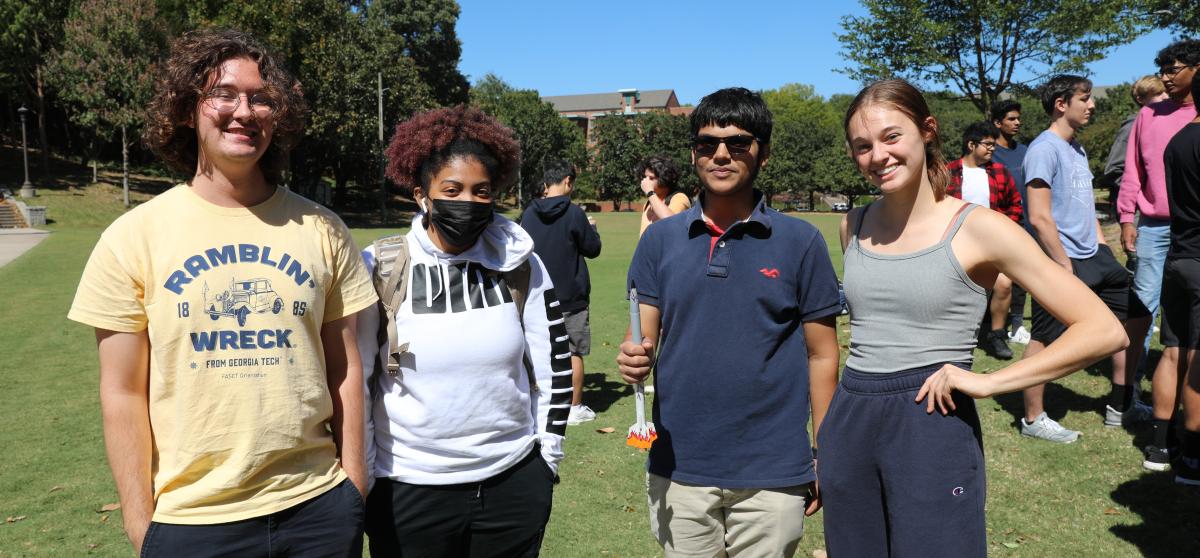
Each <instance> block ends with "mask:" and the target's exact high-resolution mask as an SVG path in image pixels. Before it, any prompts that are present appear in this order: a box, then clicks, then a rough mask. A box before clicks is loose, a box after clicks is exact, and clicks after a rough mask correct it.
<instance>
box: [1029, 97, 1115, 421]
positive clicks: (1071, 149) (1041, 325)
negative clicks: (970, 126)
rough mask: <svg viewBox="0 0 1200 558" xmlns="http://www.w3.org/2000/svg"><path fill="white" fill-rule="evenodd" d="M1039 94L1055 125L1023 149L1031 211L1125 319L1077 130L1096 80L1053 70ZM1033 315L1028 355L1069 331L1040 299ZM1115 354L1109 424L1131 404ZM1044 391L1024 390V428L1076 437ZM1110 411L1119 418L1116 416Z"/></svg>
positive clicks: (1054, 247) (1087, 115)
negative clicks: (1050, 410) (1049, 411)
mask: <svg viewBox="0 0 1200 558" xmlns="http://www.w3.org/2000/svg"><path fill="white" fill-rule="evenodd" d="M1041 97H1042V108H1044V109H1045V110H1046V114H1048V115H1049V116H1050V128H1049V129H1047V130H1046V131H1045V132H1042V133H1041V135H1039V136H1038V137H1037V138H1036V139H1034V140H1033V143H1031V144H1030V145H1029V152H1028V153H1026V154H1025V164H1024V171H1025V183H1026V191H1027V192H1028V198H1027V200H1026V204H1025V214H1026V215H1027V216H1028V217H1029V223H1030V225H1031V226H1032V227H1033V231H1034V237H1035V238H1036V239H1037V241H1038V243H1039V244H1041V246H1042V250H1044V251H1045V252H1046V255H1048V256H1050V259H1052V260H1054V261H1055V262H1057V263H1058V264H1059V265H1061V266H1063V267H1064V268H1066V269H1067V270H1069V271H1071V272H1072V273H1073V274H1074V275H1075V276H1076V277H1078V278H1079V279H1080V280H1081V281H1083V282H1084V284H1086V285H1087V286H1088V287H1089V288H1090V289H1091V290H1092V291H1093V292H1095V293H1096V294H1097V295H1098V296H1099V297H1100V299H1101V300H1103V301H1104V303H1105V305H1107V306H1108V308H1109V310H1111V311H1112V312H1113V314H1114V315H1115V316H1116V317H1117V319H1119V320H1121V321H1122V322H1124V321H1125V319H1126V318H1127V313H1128V312H1129V310H1130V308H1129V306H1130V305H1129V297H1130V294H1131V293H1130V290H1129V274H1128V273H1126V271H1125V268H1124V267H1122V266H1121V264H1119V263H1117V260H1116V258H1115V257H1113V252H1112V249H1111V248H1109V247H1108V244H1107V243H1106V242H1105V240H1104V234H1103V231H1101V230H1100V222H1099V221H1098V220H1097V219H1096V201H1095V197H1094V195H1093V192H1092V171H1091V170H1090V169H1089V168H1088V160H1087V154H1086V153H1084V150H1083V147H1082V146H1080V145H1079V143H1078V142H1076V141H1075V134H1076V132H1078V131H1079V129H1080V128H1082V127H1083V126H1084V125H1086V124H1087V123H1088V120H1090V119H1091V117H1092V113H1093V112H1094V111H1095V108H1096V102H1095V101H1094V100H1093V99H1092V82H1091V81H1089V80H1088V79H1086V78H1083V77H1079V76H1071V75H1060V76H1055V77H1053V78H1051V79H1050V81H1049V82H1047V83H1046V84H1045V85H1044V86H1042V89H1041ZM1032 314H1033V331H1032V333H1031V335H1030V336H1031V339H1030V341H1029V346H1028V347H1027V348H1026V349H1025V354H1024V356H1023V357H1022V358H1031V357H1033V356H1034V355H1036V354H1038V353H1040V352H1041V351H1042V350H1043V349H1045V348H1046V345H1049V344H1050V343H1052V342H1054V340H1055V339H1057V338H1058V337H1059V336H1060V335H1062V334H1063V332H1064V331H1065V330H1066V326H1065V325H1064V324H1062V323H1060V322H1059V321H1058V320H1057V319H1055V317H1054V316H1052V315H1050V313H1049V312H1047V311H1046V310H1045V308H1043V307H1042V306H1041V304H1039V302H1038V301H1037V300H1036V299H1035V300H1034V301H1033V312H1032ZM1112 356H1113V361H1112V370H1113V377H1112V392H1111V393H1110V395H1109V408H1108V409H1106V414H1105V424H1109V423H1110V420H1111V421H1116V424H1117V425H1120V424H1121V422H1122V420H1123V418H1124V417H1123V416H1122V415H1123V412H1122V411H1119V410H1118V409H1124V408H1125V406H1124V404H1123V403H1122V402H1126V403H1127V402H1128V400H1129V395H1130V393H1131V391H1130V386H1129V385H1128V383H1127V382H1126V377H1125V376H1126V370H1125V359H1124V353H1116V354H1114V355H1112ZM1044 392H1045V385H1039V386H1036V387H1032V388H1029V389H1026V390H1025V417H1023V418H1022V419H1021V434H1023V435H1026V436H1030V437H1034V438H1041V439H1043V440H1048V441H1051V442H1059V443H1071V442H1074V441H1075V440H1076V439H1078V438H1079V433H1078V432H1076V431H1073V430H1068V429H1066V428H1063V427H1062V425H1060V424H1058V423H1057V422H1055V421H1054V420H1052V419H1050V418H1049V417H1048V416H1046V413H1045V410H1044V406H1043V394H1044ZM1114 403H1115V404H1114ZM1109 415H1114V417H1112V418H1111V419H1110V416H1109Z"/></svg>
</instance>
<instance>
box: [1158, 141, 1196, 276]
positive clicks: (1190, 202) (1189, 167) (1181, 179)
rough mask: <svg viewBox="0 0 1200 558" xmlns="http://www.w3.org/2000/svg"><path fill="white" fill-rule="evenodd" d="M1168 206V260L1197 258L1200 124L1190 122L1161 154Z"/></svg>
mask: <svg viewBox="0 0 1200 558" xmlns="http://www.w3.org/2000/svg"><path fill="white" fill-rule="evenodd" d="M1163 161H1164V163H1166V175H1167V200H1168V202H1169V203H1170V207H1171V249H1170V251H1168V252H1167V257H1168V258H1200V123H1197V122H1191V123H1189V124H1188V125H1187V126H1184V127H1183V129H1182V130H1180V131H1179V133H1178V134H1175V137H1173V138H1171V141H1170V143H1168V144H1167V148H1166V150H1165V151H1164V152H1163Z"/></svg>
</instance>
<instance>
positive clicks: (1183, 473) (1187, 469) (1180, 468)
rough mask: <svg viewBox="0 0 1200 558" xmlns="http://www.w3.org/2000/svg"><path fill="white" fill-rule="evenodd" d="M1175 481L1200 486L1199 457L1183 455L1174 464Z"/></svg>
mask: <svg viewBox="0 0 1200 558" xmlns="http://www.w3.org/2000/svg"><path fill="white" fill-rule="evenodd" d="M1175 482H1176V483H1179V484H1188V485H1191V486H1200V459H1195V458H1191V459H1189V458H1187V457H1183V458H1180V459H1179V463H1177V464H1175Z"/></svg>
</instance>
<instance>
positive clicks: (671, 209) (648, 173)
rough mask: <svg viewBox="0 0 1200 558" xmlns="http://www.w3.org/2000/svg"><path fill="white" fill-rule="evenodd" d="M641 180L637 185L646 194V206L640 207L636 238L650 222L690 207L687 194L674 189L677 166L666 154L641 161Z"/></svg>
mask: <svg viewBox="0 0 1200 558" xmlns="http://www.w3.org/2000/svg"><path fill="white" fill-rule="evenodd" d="M638 174H640V175H642V182H641V184H639V187H640V188H641V190H642V193H643V194H645V195H646V206H645V207H643V208H642V225H641V228H640V229H639V230H638V238H641V235H642V233H645V232H646V227H649V226H650V224H651V223H654V222H656V221H659V220H661V219H666V218H667V217H670V216H672V215H675V214H676V213H679V212H681V211H683V210H685V209H688V208H690V207H692V200H690V199H688V197H687V194H684V193H683V192H679V191H677V190H675V188H676V185H677V184H678V183H679V167H678V166H677V165H676V164H675V161H672V160H671V158H670V157H667V156H666V155H655V156H653V157H650V158H649V159H646V160H645V161H644V162H643V163H642V169H641V172H639V173H638Z"/></svg>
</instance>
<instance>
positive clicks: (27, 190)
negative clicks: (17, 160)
mask: <svg viewBox="0 0 1200 558" xmlns="http://www.w3.org/2000/svg"><path fill="white" fill-rule="evenodd" d="M30 112H31V111H30V110H29V109H27V108H25V105H21V108H19V109H17V114H18V115H20V116H21V154H22V156H23V157H24V159H25V183H24V184H21V197H22V198H32V197H34V196H36V195H37V188H34V187H33V183H32V182H30V181H29V145H28V144H27V143H26V141H25V115H27V114H29V113H30Z"/></svg>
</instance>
